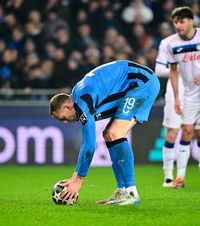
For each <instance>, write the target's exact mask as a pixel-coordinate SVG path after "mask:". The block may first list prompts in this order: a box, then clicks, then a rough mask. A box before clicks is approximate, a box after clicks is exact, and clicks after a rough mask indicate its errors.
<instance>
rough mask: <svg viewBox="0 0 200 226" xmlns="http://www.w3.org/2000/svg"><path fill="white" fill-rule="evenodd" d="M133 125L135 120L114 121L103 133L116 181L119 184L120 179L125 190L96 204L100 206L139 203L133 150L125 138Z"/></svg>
mask: <svg viewBox="0 0 200 226" xmlns="http://www.w3.org/2000/svg"><path fill="white" fill-rule="evenodd" d="M135 124H136V121H135V119H131V120H120V119H114V120H113V121H111V122H110V123H109V124H108V126H107V127H106V128H105V130H104V132H103V136H104V139H105V141H106V145H107V147H108V149H109V153H110V156H111V159H112V163H113V170H114V172H115V177H116V180H117V181H118V182H119V178H120V179H122V180H123V183H124V187H125V189H124V190H122V189H118V190H117V191H116V192H115V193H114V195H113V196H111V197H110V198H108V199H105V200H102V201H101V202H98V203H100V204H118V205H128V204H135V205H136V204H139V202H140V200H139V195H138V192H137V188H136V185H135V175H134V155H133V150H132V148H131V146H130V144H129V142H128V140H127V138H126V136H127V133H128V131H129V130H130V129H131V128H132V127H133V126H134V125H135ZM116 169H117V170H116ZM116 172H117V174H118V175H117V176H116ZM118 187H119V185H118Z"/></svg>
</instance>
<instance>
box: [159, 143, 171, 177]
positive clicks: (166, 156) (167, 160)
mask: <svg viewBox="0 0 200 226" xmlns="http://www.w3.org/2000/svg"><path fill="white" fill-rule="evenodd" d="M162 154H163V170H164V175H165V179H171V180H173V169H174V147H173V148H167V147H165V146H164V147H163V150H162Z"/></svg>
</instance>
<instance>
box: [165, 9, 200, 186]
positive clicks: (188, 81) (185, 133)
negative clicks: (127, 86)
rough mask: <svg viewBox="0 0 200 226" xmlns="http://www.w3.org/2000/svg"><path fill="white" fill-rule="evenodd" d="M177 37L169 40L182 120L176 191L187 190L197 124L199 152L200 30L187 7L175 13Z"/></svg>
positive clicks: (174, 89)
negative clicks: (185, 180)
mask: <svg viewBox="0 0 200 226" xmlns="http://www.w3.org/2000/svg"><path fill="white" fill-rule="evenodd" d="M172 19H173V24H174V27H175V29H176V32H177V33H176V34H174V35H171V36H170V37H169V42H168V46H167V49H168V53H169V58H168V60H169V64H170V79H171V82H172V87H173V91H174V97H175V110H176V112H177V113H178V114H181V115H182V117H183V121H182V136H181V141H180V150H179V152H178V159H177V167H178V169H179V174H178V175H177V178H176V180H175V181H174V183H173V186H174V187H175V188H179V187H184V186H185V182H184V178H185V174H186V167H187V162H188V159H189V155H190V142H191V139H192V136H193V130H194V125H196V129H197V131H196V137H197V141H198V151H199V153H200V29H199V28H195V27H194V20H193V12H192V10H191V9H190V8H189V7H187V6H184V7H178V8H175V9H174V10H173V12H172ZM178 65H179V70H180V74H181V76H182V78H183V82H184V88H185V91H184V103H183V106H181V101H180V96H179V92H178V90H179V86H178Z"/></svg>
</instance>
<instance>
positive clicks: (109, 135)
mask: <svg viewBox="0 0 200 226" xmlns="http://www.w3.org/2000/svg"><path fill="white" fill-rule="evenodd" d="M103 138H104V140H105V141H109V142H111V141H114V140H117V139H119V138H121V137H120V136H119V134H117V132H116V131H114V130H113V129H111V128H109V129H105V130H104V131H103Z"/></svg>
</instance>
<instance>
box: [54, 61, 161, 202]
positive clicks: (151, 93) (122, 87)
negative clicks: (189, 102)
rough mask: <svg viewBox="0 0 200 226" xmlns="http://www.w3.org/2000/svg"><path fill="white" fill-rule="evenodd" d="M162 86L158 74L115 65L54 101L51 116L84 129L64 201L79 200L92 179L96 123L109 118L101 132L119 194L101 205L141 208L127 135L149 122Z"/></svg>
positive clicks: (94, 72)
mask: <svg viewBox="0 0 200 226" xmlns="http://www.w3.org/2000/svg"><path fill="white" fill-rule="evenodd" d="M159 89H160V84H159V81H158V78H157V76H156V75H155V74H154V72H153V71H152V70H151V69H149V68H148V67H145V66H143V65H141V64H137V63H135V62H131V61H127V60H118V61H113V62H110V63H107V64H104V65H101V66H99V67H97V68H95V69H94V70H92V71H90V72H89V73H88V74H86V75H85V76H84V78H83V79H82V80H81V81H80V82H78V83H77V84H76V85H75V87H74V88H73V90H72V93H71V95H68V94H65V93H60V94H57V95H55V96H53V97H52V98H51V100H50V114H51V115H52V116H53V117H54V118H56V119H58V120H59V121H62V122H64V123H65V124H67V123H69V122H72V121H77V120H79V121H80V122H81V123H82V139H83V141H82V145H81V148H80V152H79V156H78V162H77V166H76V170H75V173H74V174H73V176H72V178H71V179H70V180H69V181H68V182H66V183H64V184H63V185H64V186H66V187H67V189H66V190H65V191H64V192H63V194H62V199H63V200H67V199H70V198H72V197H75V196H76V195H77V193H78V192H79V190H80V189H81V186H82V182H83V180H84V177H85V176H86V175H87V173H88V169H89V167H90V163H91V161H92V157H93V154H94V151H95V146H96V130H95V121H97V120H101V119H104V118H110V121H109V123H108V125H107V126H106V128H105V129H104V131H103V137H104V140H105V142H106V145H107V147H108V150H109V154H110V158H111V161H112V168H113V171H114V175H115V178H116V182H117V190H116V191H115V193H114V194H113V195H112V196H111V197H109V198H107V199H105V200H102V201H99V202H97V203H98V204H103V205H110V204H116V205H130V204H134V205H136V204H139V203H140V199H139V195H138V192H137V188H136V183H135V176H134V156H133V151H132V148H131V146H130V144H129V143H128V140H127V138H126V135H127V133H128V131H129V130H130V129H131V128H132V127H133V126H134V125H135V124H136V123H137V122H138V123H143V122H144V121H147V120H148V116H149V112H150V110H151V107H152V105H153V103H154V101H155V99H156V97H157V95H158V93H159Z"/></svg>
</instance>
